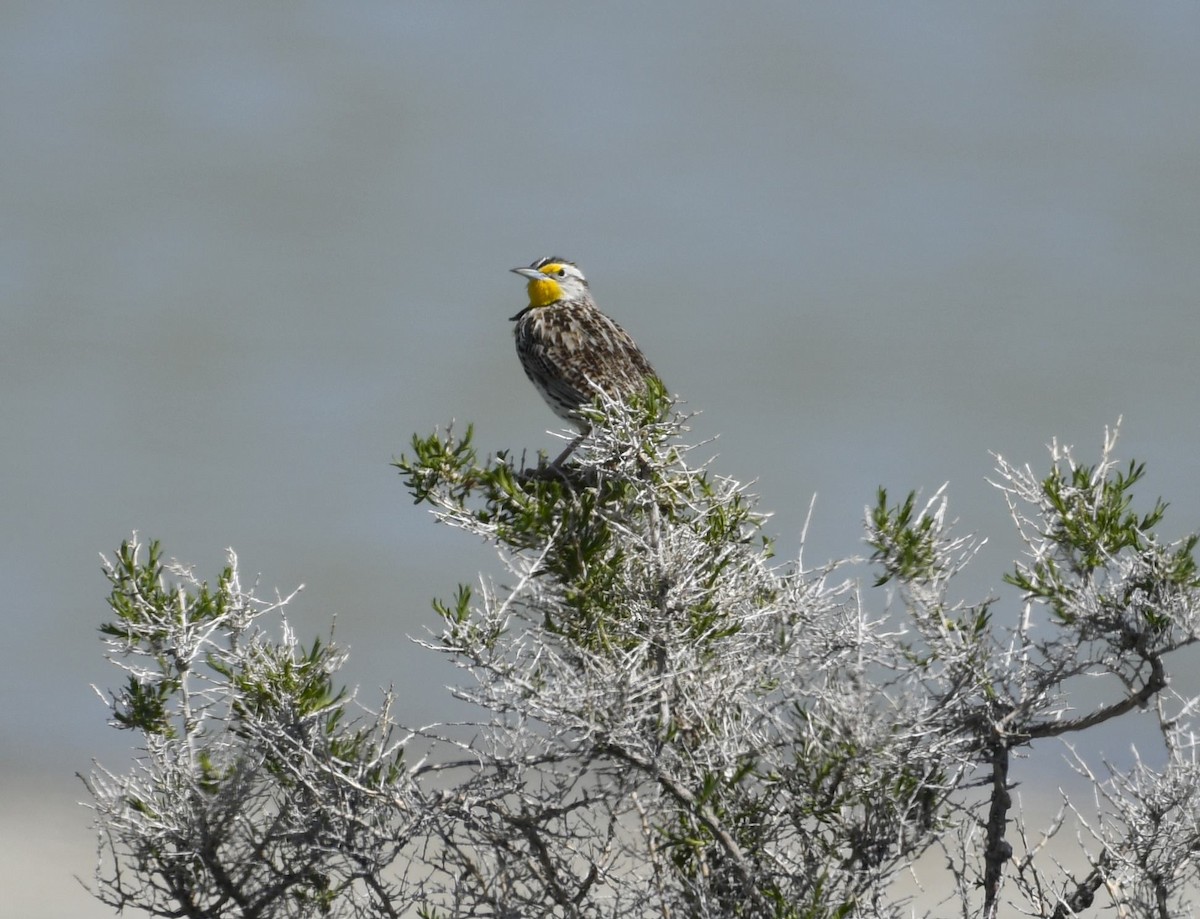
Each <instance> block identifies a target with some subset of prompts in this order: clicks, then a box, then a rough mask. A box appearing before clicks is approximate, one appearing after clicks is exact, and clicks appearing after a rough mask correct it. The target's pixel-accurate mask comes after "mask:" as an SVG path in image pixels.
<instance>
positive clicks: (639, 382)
mask: <svg viewBox="0 0 1200 919" xmlns="http://www.w3.org/2000/svg"><path fill="white" fill-rule="evenodd" d="M512 270H513V271H514V272H515V273H516V274H519V275H521V277H523V278H528V279H529V284H528V290H529V305H528V306H527V307H525V309H523V310H521V312H519V313H517V315H515V316H513V317H512V321H513V322H515V323H516V327H515V328H514V330H513V332H514V334H515V336H516V339H517V356H518V357H520V358H521V366H522V367H524V368H525V375H526V376H528V377H529V379H530V380H531V381H532V382H533V385H534V386H535V387H537V391H538V392H539V393H541V394H542V398H543V399H545V400H546V403H547V404H548V405H549V406H550V408H551V409H552V410H553V411H554V414H556V415H558V416H559V417H560V418H565V419H566V420H567V421H570V422H571V423H572V424H573V425H575V427H576V428H578V429H579V432H580V436H579V437H578V438H576V440H575V441H574V442H573V443H572V444H571V445H570V446H569V447H568V448H567V449H566V450H565V451H564V452H563V454H562V456H560V457H559V458H558V459H556V460H555V461H554V465H556V466H557V465H558V464H559V463H561V462H562V461H563V460H564V459H566V458H567V456H568V455H570V453H571V451H572V450H573V449H574V448H575V447H576V446H577V445H578V443H579V441H580V440H582V439H583V436H584V435H586V434H587V432H588V429H589V424H588V422H587V420H586V419H584V418H582V417H581V416H580V414H579V409H580V408H582V407H584V406H587V405H591V403H592V400H593V399H594V398H595V397H596V395H597V393H604V394H605V395H607V396H610V397H612V398H618V399H620V398H624V397H626V396H629V395H631V394H633V393H636V392H642V391H644V390H645V388H646V384H647V381H648V380H650V379H657V375H656V374H655V372H654V369H653V368H652V367H651V366H650V362H649V361H647V360H646V358H645V356H644V355H643V354H642V352H641V351H640V350H639V349H638V346H637V345H636V344H634V341H633V339H632V338H631V337H630V336H629V333H628V332H626V331H625V330H624V329H622V328H621V327H620V326H619V325H617V324H616V323H615V322H613V321H612V320H611V319H609V318H608V317H607V316H605V315H604V314H603V313H602V312H600V310H598V309H596V301H595V300H593V299H592V293H591V291H590V290H589V289H588V282H587V279H586V278H584V276H583V272H582V271H580V270H579V269H578V268H577V267H576V266H575V263H574V262H569V261H567V260H566V259H564V258H558V257H557V256H552V257H550V258H543V259H538V260H537V261H536V262H534V263H533V264H532V265H530V266H529V267H528V268H514V269H512Z"/></svg>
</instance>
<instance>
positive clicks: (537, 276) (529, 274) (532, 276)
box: [512, 268, 546, 281]
mask: <svg viewBox="0 0 1200 919" xmlns="http://www.w3.org/2000/svg"><path fill="white" fill-rule="evenodd" d="M512 273H513V274H519V275H520V276H521V277H523V278H528V279H529V280H531V281H544V280H546V276H545V275H544V274H542V273H541V272H540V271H538V270H537V269H536V268H513V269H512Z"/></svg>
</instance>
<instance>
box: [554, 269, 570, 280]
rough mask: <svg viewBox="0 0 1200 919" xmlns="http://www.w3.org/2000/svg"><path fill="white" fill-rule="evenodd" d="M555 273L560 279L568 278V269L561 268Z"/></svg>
mask: <svg viewBox="0 0 1200 919" xmlns="http://www.w3.org/2000/svg"><path fill="white" fill-rule="evenodd" d="M554 273H555V274H556V275H558V276H559V277H560V278H565V277H566V276H567V269H565V268H559V269H558V271H556V272H554Z"/></svg>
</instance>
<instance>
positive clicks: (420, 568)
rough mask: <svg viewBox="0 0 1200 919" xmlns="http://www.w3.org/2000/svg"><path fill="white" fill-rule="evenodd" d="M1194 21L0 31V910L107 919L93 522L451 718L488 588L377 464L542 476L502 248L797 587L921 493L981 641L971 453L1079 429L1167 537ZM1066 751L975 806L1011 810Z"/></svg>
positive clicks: (355, 675)
mask: <svg viewBox="0 0 1200 919" xmlns="http://www.w3.org/2000/svg"><path fill="white" fill-rule="evenodd" d="M1198 36H1200V8H1198V7H1196V6H1195V5H1192V4H1182V3H1179V4H1170V3H1165V4H1154V5H1116V4H1109V5H1091V4H1088V5H1084V4H1039V5H1029V4H1022V5H1010V4H1003V5H1001V4H989V5H980V4H970V5H962V4H903V5H894V4H893V5H885V4H860V3H839V4H827V5H810V4H793V3H783V2H780V3H770V4H737V5H730V4H726V3H718V2H689V3H660V4H654V5H650V6H647V5H644V4H634V3H621V2H618V3H605V4H593V5H588V6H583V5H578V6H566V5H562V4H556V3H549V2H544V3H522V4H467V3H459V4H451V3H439V4H416V3H379V2H369V3H357V4H353V5H350V4H318V3H307V2H297V3H290V4H286V5H284V4H260V5H249V6H248V5H241V4H232V3H215V4H204V5H188V6H183V5H175V4H171V5H163V4H153V3H148V2H143V3H106V4H97V3H90V2H82V0H77V2H61V3H53V4H46V3H38V2H8V3H5V4H3V6H2V7H0V111H2V115H3V124H4V125H5V130H4V142H3V144H0V167H2V168H0V392H2V394H3V395H2V399H0V429H2V430H3V435H4V449H3V465H2V466H0V476H2V486H0V500H2V502H3V521H4V526H3V528H2V530H0V538H2V540H3V543H2V545H0V576H2V577H3V581H4V585H5V591H4V599H5V604H6V606H7V609H6V610H5V616H4V630H5V635H6V641H5V655H4V656H5V659H6V661H7V663H6V665H5V666H4V667H3V668H0V693H2V694H3V697H4V699H5V700H6V703H5V704H4V705H3V707H2V709H0V757H2V759H0V887H3V889H4V890H5V891H6V899H7V900H8V902H9V903H10V909H11V910H12V912H11V915H13V916H18V915H19V916H22V917H27V919H42V917H71V919H79V917H99V916H106V915H109V912H108V911H107V910H105V909H103V908H101V907H99V906H98V905H96V904H95V903H93V901H91V900H90V898H89V896H88V894H87V893H86V892H85V891H84V890H83V888H82V887H81V886H80V885H78V884H76V883H75V882H74V881H73V880H72V876H73V875H75V876H79V877H80V878H82V879H84V880H88V879H89V876H90V872H91V869H92V863H93V858H94V846H93V842H94V840H93V838H92V835H91V832H90V830H89V820H90V815H89V813H88V812H87V811H86V810H85V809H83V808H81V807H80V806H79V805H78V803H77V802H79V801H81V800H83V799H84V798H85V793H84V789H83V787H82V786H81V784H80V783H79V781H78V779H77V778H76V776H75V774H76V773H77V772H83V773H87V772H89V771H90V769H91V768H92V765H91V764H92V760H93V758H95V759H97V760H99V761H100V762H102V763H104V764H105V765H106V766H109V767H110V768H113V769H115V770H116V771H124V770H125V768H126V767H127V764H128V762H129V758H130V755H131V749H130V742H131V740H132V738H131V737H129V736H127V735H124V734H119V733H117V732H115V731H113V730H111V729H109V728H107V727H106V726H105V709H104V707H103V706H102V704H101V702H100V700H99V699H98V698H97V697H96V695H95V693H94V692H93V690H92V689H91V688H90V687H91V685H92V684H95V685H97V686H99V687H102V688H103V687H108V686H113V685H116V683H117V681H118V674H117V673H116V671H114V670H113V669H112V668H111V667H109V666H108V665H107V664H105V662H104V661H103V660H102V657H101V645H100V642H99V640H98V637H97V633H96V628H97V626H98V624H99V623H100V622H101V621H102V620H103V619H104V617H105V615H106V613H107V609H106V607H105V603H104V599H105V596H106V595H107V590H106V582H105V580H104V578H103V577H102V575H101V571H100V562H99V553H101V552H105V553H110V554H111V552H112V550H114V549H115V548H116V547H117V546H118V545H119V543H120V542H121V540H122V539H124V538H127V537H128V536H129V535H130V533H131V532H132V531H133V530H135V529H136V530H137V531H138V532H139V534H141V535H142V536H143V537H144V538H146V539H151V538H156V539H160V540H162V542H163V546H164V549H165V552H166V554H167V555H168V556H171V557H176V558H178V559H180V560H183V561H186V562H189V563H194V564H195V565H196V568H197V573H198V574H200V575H201V576H202V577H206V578H212V577H214V576H215V574H216V572H217V571H218V570H219V567H220V565H221V563H222V561H223V558H224V552H225V549H226V547H233V548H234V549H236V551H237V552H238V554H239V556H240V559H241V564H242V568H243V578H244V580H246V581H249V580H251V579H252V578H253V576H254V575H255V574H256V573H260V576H259V584H260V589H261V590H262V592H264V593H267V594H270V593H271V592H272V591H273V590H275V589H276V588H278V589H279V590H280V591H283V592H287V591H290V590H291V589H293V588H294V587H296V586H297V585H299V584H301V583H303V584H304V585H306V586H305V589H304V591H303V593H302V594H301V595H300V597H299V598H298V599H297V601H296V602H295V603H294V604H293V606H292V608H291V618H292V620H293V622H294V623H295V625H296V626H297V629H298V630H299V632H300V633H301V635H303V636H304V637H305V638H306V640H307V639H308V638H311V637H312V636H313V635H316V634H325V633H326V632H327V631H328V626H329V623H330V621H331V619H332V618H333V617H334V616H335V615H336V618H337V632H336V637H337V639H338V640H339V641H340V642H342V643H344V644H347V645H349V646H350V649H351V657H350V660H349V663H348V665H347V668H346V669H345V671H344V673H343V675H344V677H345V679H346V681H347V682H348V683H350V684H352V685H358V686H359V687H361V694H362V698H363V700H364V701H365V702H367V703H371V702H373V701H374V700H375V699H377V698H378V694H379V687H381V686H386V685H388V684H391V683H394V684H395V685H396V688H397V690H398V692H399V694H400V696H401V698H402V699H403V700H405V701H404V704H403V705H402V706H401V707H400V714H401V716H402V717H404V718H405V719H406V720H408V721H410V722H425V721H429V720H431V719H435V718H438V717H446V716H447V714H448V712H449V711H450V709H449V708H448V705H447V695H446V693H445V691H444V689H443V688H442V687H444V686H445V685H447V684H449V683H452V682H453V681H454V680H455V679H456V675H455V672H454V671H453V670H452V669H450V668H449V667H447V666H446V665H445V663H444V662H442V661H440V660H437V659H433V658H432V656H431V655H429V654H427V653H423V652H422V651H421V650H420V649H418V648H417V647H415V646H414V645H413V644H412V643H411V642H410V641H409V640H408V638H407V636H409V635H420V634H421V633H422V630H423V629H425V628H426V627H429V626H430V625H432V624H433V615H432V613H431V611H430V607H429V601H430V599H431V598H432V597H434V596H443V597H444V596H448V595H450V594H451V593H452V591H453V589H454V587H455V585H456V584H457V583H458V582H460V581H468V582H471V581H474V580H475V578H476V577H477V573H479V572H484V573H486V574H493V575H494V574H498V573H499V566H498V564H497V562H496V560H495V558H494V557H492V556H491V555H490V554H489V553H488V551H487V550H485V549H483V548H482V547H480V546H478V545H476V544H474V543H473V542H471V541H469V540H467V539H466V538H465V537H463V536H462V535H460V534H457V533H454V532H450V531H448V530H444V529H442V528H438V527H436V526H435V525H434V524H433V523H432V521H431V519H430V518H429V516H428V514H427V513H426V512H425V511H424V510H423V509H421V508H416V507H414V506H413V504H412V503H411V500H410V499H409V498H408V496H407V494H406V493H405V491H404V489H403V487H402V485H401V482H400V480H399V477H398V476H397V474H396V472H395V470H393V469H391V468H390V467H389V465H388V463H389V461H390V460H391V459H392V458H393V457H395V456H398V455H399V454H400V453H401V452H402V451H404V450H405V449H406V447H407V444H408V441H409V438H410V436H411V435H412V434H413V433H414V432H421V433H427V432H429V431H430V430H431V429H432V428H433V427H434V426H437V425H445V424H446V423H448V422H450V421H451V420H452V419H455V420H457V422H458V423H459V424H465V423H466V422H468V421H472V422H474V423H475V426H476V433H477V441H478V444H479V445H480V447H481V448H482V449H483V450H485V451H490V450H495V449H513V450H516V451H518V452H519V451H520V450H521V449H524V448H528V449H530V450H531V451H533V450H536V449H545V450H556V449H557V448H558V447H559V442H558V441H556V440H555V439H553V438H552V437H551V436H549V435H548V434H547V433H546V432H547V430H548V429H550V428H555V427H557V425H556V422H555V419H554V418H553V416H552V415H551V414H550V412H549V410H548V409H547V408H546V406H545V405H544V404H543V403H542V401H541V399H540V398H539V397H538V396H537V395H536V393H535V392H534V390H533V388H532V387H531V386H530V385H529V383H528V382H527V381H526V380H525V378H524V375H523V374H522V373H521V370H520V367H519V365H518V362H517V359H516V356H515V354H514V353H513V346H512V340H511V325H510V324H509V322H508V321H507V320H508V317H509V316H511V315H512V314H513V313H515V312H516V311H517V309H519V308H520V307H521V306H522V305H523V303H524V293H523V290H522V285H521V281H520V279H518V278H516V277H514V276H513V275H510V274H509V273H508V269H509V268H511V267H513V266H516V265H525V264H528V263H529V262H531V261H532V260H533V259H535V258H537V257H539V256H543V255H550V254H556V255H561V256H565V257H568V258H572V259H574V260H576V261H578V262H579V263H580V265H581V266H582V268H583V270H584V271H585V272H586V273H587V275H588V277H589V279H590V280H591V282H592V289H593V291H594V292H595V294H596V296H597V298H598V301H599V303H600V306H601V307H602V308H603V309H605V310H606V311H607V312H609V313H610V314H611V315H613V316H614V317H615V318H617V319H618V320H619V321H620V322H621V323H622V324H623V325H625V326H626V328H628V329H629V330H630V331H631V332H632V334H633V335H634V336H635V338H636V339H637V340H638V342H639V343H640V344H641V345H642V347H643V349H644V350H645V352H646V353H647V355H648V356H649V357H650V359H651V360H652V362H653V363H654V365H655V367H656V368H657V369H658V371H659V372H660V373H661V374H662V376H663V377H664V379H665V380H666V382H667V384H668V386H669V388H670V389H671V390H673V391H674V392H677V393H679V394H680V395H681V396H682V397H683V398H684V399H686V400H687V404H688V408H689V409H691V410H694V411H698V412H700V413H702V414H700V416H699V417H698V418H696V420H695V422H694V429H695V430H694V433H695V437H696V438H709V437H714V436H715V437H718V439H717V440H716V441H715V442H714V443H713V444H712V445H711V446H710V447H709V448H707V452H708V453H715V454H719V456H718V458H717V460H716V462H715V466H714V468H715V469H716V470H717V471H719V472H721V473H724V474H727V475H730V476H733V477H735V478H738V479H740V480H743V481H745V480H756V484H755V486H754V489H755V491H756V492H757V493H758V494H759V495H761V499H762V506H763V508H764V509H765V510H769V511H772V512H774V514H775V516H774V518H773V519H772V521H771V524H770V529H771V532H772V533H773V534H774V535H775V536H776V537H777V539H778V548H779V554H780V556H781V558H782V560H784V561H786V560H787V559H788V558H789V557H794V556H795V554H796V552H797V551H798V550H799V545H800V533H801V529H802V527H803V524H804V518H805V514H806V512H807V509H808V506H809V503H810V501H811V500H812V498H813V495H814V494H816V495H817V499H816V504H815V509H814V512H813V517H812V523H811V526H810V529H809V532H808V537H807V544H806V547H805V560H806V562H808V563H810V564H816V563H819V562H821V561H823V560H825V559H827V558H830V557H835V556H843V555H848V554H853V553H857V552H861V551H862V548H863V547H862V543H861V526H860V522H861V519H862V515H863V508H864V505H866V504H868V503H870V502H872V501H873V498H874V493H875V489H876V487H877V486H879V485H884V486H887V487H888V488H889V490H891V491H892V492H893V493H894V494H895V495H896V496H897V497H899V496H901V495H903V493H904V492H906V491H907V490H909V489H911V488H921V489H924V492H925V494H930V493H931V492H932V491H933V490H935V489H936V488H937V487H938V486H939V485H941V484H942V483H943V482H946V481H948V482H949V483H950V489H949V493H950V496H951V506H950V508H951V512H952V514H953V515H955V516H957V517H958V518H959V519H960V528H961V530H962V531H964V532H976V533H979V534H980V535H985V536H988V537H989V539H990V542H989V544H988V546H987V548H986V549H985V550H984V551H983V553H982V555H981V557H980V559H979V560H978V561H977V563H976V564H975V566H974V569H973V571H972V573H971V574H970V575H969V576H968V577H967V578H966V579H964V581H963V585H962V590H963V593H964V595H970V596H975V597H980V596H984V595H987V594H989V593H998V594H999V595H1001V596H1002V597H1004V602H1002V604H1001V605H1000V606H998V607H997V614H996V615H997V618H998V619H1000V620H1004V619H1005V618H1011V617H1012V616H1013V615H1014V613H1015V611H1016V609H1017V604H1016V602H1015V596H1014V594H1013V592H1012V591H1011V590H1010V589H1007V588H1004V587H1003V585H1002V584H1001V575H1002V573H1003V572H1004V571H1005V570H1007V569H1008V568H1009V567H1010V566H1011V560H1012V558H1013V557H1014V553H1015V552H1017V551H1018V547H1017V543H1016V541H1015V539H1014V537H1013V535H1012V528H1011V526H1010V525H1009V523H1008V519H1007V513H1006V509H1005V507H1004V504H1003V501H1002V500H1001V496H1000V494H999V493H998V492H997V491H996V490H995V489H994V488H992V487H991V486H990V485H988V483H987V481H986V477H987V476H989V474H991V471H992V466H993V458H992V457H991V456H990V455H989V451H994V452H998V453H1001V454H1002V455H1004V456H1005V457H1006V458H1008V459H1011V460H1013V461H1017V462H1021V463H1025V462H1028V463H1030V464H1031V465H1032V466H1033V467H1034V468H1035V469H1045V468H1046V467H1047V460H1046V451H1045V444H1046V443H1047V442H1048V441H1049V440H1050V439H1051V438H1052V437H1055V436H1057V437H1059V438H1060V439H1061V440H1063V441H1065V442H1067V443H1073V444H1075V445H1076V447H1077V451H1078V454H1079V456H1080V457H1081V458H1082V459H1085V460H1087V461H1089V462H1093V461H1094V460H1095V459H1096V457H1097V455H1098V452H1099V448H1100V444H1101V442H1102V438H1103V433H1104V427H1105V425H1112V424H1114V423H1115V422H1116V421H1117V419H1118V418H1119V417H1123V418H1124V421H1123V424H1122V428H1121V430H1122V436H1121V442H1120V446H1119V448H1118V453H1119V455H1120V456H1121V457H1123V458H1124V459H1129V458H1133V457H1136V458H1138V459H1140V460H1144V461H1146V462H1147V463H1148V466H1149V472H1148V476H1147V481H1146V483H1145V485H1144V486H1143V488H1142V490H1141V496H1142V504H1143V506H1144V509H1148V508H1149V507H1150V506H1151V505H1152V503H1153V500H1154V498H1155V497H1156V496H1158V495H1162V496H1163V497H1164V498H1166V499H1167V500H1169V501H1170V502H1171V505H1172V506H1171V510H1170V511H1169V513H1168V518H1167V522H1166V525H1165V527H1164V531H1165V532H1166V533H1167V534H1169V535H1172V536H1177V535H1180V534H1182V533H1183V532H1186V531H1189V530H1192V529H1196V528H1198V527H1200V494H1198V491H1197V488H1196V484H1195V483H1196V472H1197V466H1198V463H1200V460H1198V459H1197V457H1200V426H1198V425H1197V423H1196V409H1195V405H1196V401H1197V396H1198V394H1200V374H1198V372H1197V368H1196V357H1195V352H1196V347H1197V342H1198V340H1200V309H1198V308H1197V303H1196V291H1197V289H1200V258H1197V249H1198V245H1200V169H1198V168H1197V164H1198V162H1200V118H1197V117H1196V100H1197V98H1198V97H1200V58H1198V57H1197V55H1196V51H1195V49H1196V40H1197V37H1198ZM886 602H887V598H886V597H885V596H883V595H881V594H880V592H878V591H876V592H873V593H871V594H870V595H869V596H868V598H867V604H868V605H869V606H870V607H872V608H874V609H882V608H884V606H885V604H886ZM1195 663H1196V658H1195V657H1193V658H1192V659H1191V661H1190V663H1189V662H1188V661H1186V660H1182V661H1177V662H1176V670H1177V672H1180V673H1182V674H1183V676H1181V677H1179V678H1177V680H1176V683H1175V684H1174V688H1176V689H1178V690H1180V691H1185V692H1186V691H1191V692H1197V691H1200V679H1197V677H1196V675H1195V669H1196V668H1195ZM1184 665H1187V666H1190V668H1191V671H1192V672H1191V673H1187V672H1186V670H1187V666H1184ZM1145 727H1146V719H1139V718H1137V717H1131V718H1128V719H1125V720H1124V721H1123V722H1122V724H1121V725H1120V726H1119V727H1118V728H1116V729H1114V730H1111V731H1110V732H1109V733H1108V734H1107V735H1105V738H1104V740H1103V744H1102V747H1103V748H1102V750H1101V752H1102V753H1103V754H1104V755H1107V756H1109V757H1110V758H1112V759H1114V760H1115V761H1118V762H1120V761H1121V760H1122V758H1126V759H1127V758H1128V751H1129V744H1130V741H1131V739H1136V738H1138V737H1139V736H1141V735H1140V733H1139V732H1141V731H1143V730H1144V728H1145ZM1061 760H1062V757H1061V749H1056V748H1053V747H1050V746H1047V747H1046V750H1045V752H1042V751H1037V752H1036V753H1035V756H1034V758H1033V759H1032V760H1031V761H1030V762H1029V763H1028V764H1026V765H1018V766H1015V767H1014V773H1016V772H1017V771H1020V773H1021V774H1020V775H1017V774H1014V778H1017V779H1018V780H1019V781H1022V782H1025V783H1029V785H1030V787H1032V785H1033V784H1034V781H1033V780H1034V779H1036V778H1037V770H1043V771H1044V772H1045V773H1048V776H1046V775H1043V777H1048V779H1049V780H1048V782H1047V783H1044V788H1045V790H1046V792H1047V793H1048V794H1049V795H1050V796H1051V797H1053V794H1054V788H1055V787H1056V786H1057V784H1059V783H1060V782H1067V781H1068V780H1069V773H1068V771H1067V770H1066V769H1065V768H1064V767H1063V765H1062V761H1061ZM1059 773H1061V777H1060V776H1059Z"/></svg>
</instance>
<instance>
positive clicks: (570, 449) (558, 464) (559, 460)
mask: <svg viewBox="0 0 1200 919" xmlns="http://www.w3.org/2000/svg"><path fill="white" fill-rule="evenodd" d="M590 431H591V429H590V428H589V429H588V430H586V431H583V432H581V433H580V434H579V436H578V437H576V438H575V439H574V440H573V441H571V442H570V443H569V444H567V449H565V450H563V452H562V453H560V454H558V456H557V457H556V458H555V460H554V462H553V463H551V464H550V468H551V469H561V468H562V464H563V463H564V462H566V459H567V457H568V456H570V455H571V454H572V453H574V452H575V448H576V447H578V446H579V445H580V444H581V443H583V439H584V438H585V437H587V436H588V434H589V433H590Z"/></svg>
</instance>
